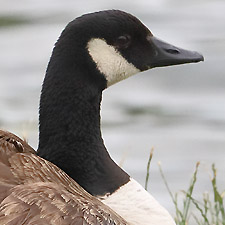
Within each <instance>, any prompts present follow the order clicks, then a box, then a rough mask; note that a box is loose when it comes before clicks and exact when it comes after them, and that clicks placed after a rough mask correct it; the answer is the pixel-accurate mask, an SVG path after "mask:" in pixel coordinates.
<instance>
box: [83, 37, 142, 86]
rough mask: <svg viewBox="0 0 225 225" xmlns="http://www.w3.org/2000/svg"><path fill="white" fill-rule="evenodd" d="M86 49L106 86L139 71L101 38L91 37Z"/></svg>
mask: <svg viewBox="0 0 225 225" xmlns="http://www.w3.org/2000/svg"><path fill="white" fill-rule="evenodd" d="M87 49H88V52H89V54H90V56H91V57H92V59H93V61H94V62H95V63H96V65H97V68H98V70H99V71H100V72H101V73H102V74H103V75H104V76H105V78H106V80H107V86H111V85H112V84H115V83H117V82H119V81H121V80H124V79H126V78H127V77H129V76H132V75H134V74H136V73H138V72H140V70H139V69H137V68H136V67H135V66H134V65H133V64H131V63H129V62H127V60H126V59H125V58H124V57H123V56H122V55H121V54H120V53H119V52H118V51H117V50H116V49H115V48H114V47H113V46H111V45H108V44H107V43H106V41H105V40H103V39H99V38H94V39H91V40H90V41H89V42H88V44H87Z"/></svg>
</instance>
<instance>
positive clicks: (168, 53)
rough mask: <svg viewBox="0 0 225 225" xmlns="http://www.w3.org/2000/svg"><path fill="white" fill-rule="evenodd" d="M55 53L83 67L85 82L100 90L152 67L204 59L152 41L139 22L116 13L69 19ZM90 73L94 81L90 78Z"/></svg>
mask: <svg viewBox="0 0 225 225" xmlns="http://www.w3.org/2000/svg"><path fill="white" fill-rule="evenodd" d="M57 50H58V51H57ZM55 51H56V52H57V53H58V54H62V55H63V58H61V60H62V61H67V63H69V62H68V61H69V60H70V63H71V64H70V65H71V67H72V64H74V65H76V69H81V67H82V66H84V67H85V70H86V71H88V76H89V79H92V80H94V81H95V83H98V84H99V86H101V88H102V89H105V88H106V87H108V86H111V85H113V84H115V83H117V82H119V81H121V80H123V79H126V78H128V77H129V76H132V75H134V74H137V73H139V72H142V71H146V70H148V69H152V68H155V67H164V66H171V65H178V64H184V63H193V62H199V61H203V60H204V58H203V56H202V55H201V54H199V53H198V52H194V51H189V50H185V49H182V48H179V47H176V46H174V45H171V44H168V43H166V42H164V41H162V40H160V39H158V38H156V37H155V36H154V35H153V34H152V32H151V31H150V30H149V29H148V28H147V27H146V26H145V25H144V24H143V23H142V22H141V21H140V20H139V19H137V18H136V17H134V16H133V15H131V14H128V13H125V12H123V11H119V10H108V11H101V12H96V13H90V14H86V15H83V16H81V17H79V18H77V19H75V20H73V21H72V22H70V23H69V24H68V26H67V27H66V28H65V30H64V31H63V33H62V35H61V37H60V38H59V40H58V42H57V44H56V48H55ZM73 59H74V61H73ZM67 66H69V64H67ZM73 67H75V66H73ZM68 69H69V68H68ZM93 74H95V75H97V76H98V79H97V78H96V76H95V77H94V76H93V77H91V76H92V75H93ZM101 78H103V79H102V80H101ZM100 80H101V81H102V82H100Z"/></svg>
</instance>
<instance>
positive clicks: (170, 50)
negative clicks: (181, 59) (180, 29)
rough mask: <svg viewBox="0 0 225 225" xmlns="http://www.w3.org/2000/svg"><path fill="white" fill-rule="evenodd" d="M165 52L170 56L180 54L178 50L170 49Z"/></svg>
mask: <svg viewBox="0 0 225 225" xmlns="http://www.w3.org/2000/svg"><path fill="white" fill-rule="evenodd" d="M165 51H166V52H168V53H170V54H174V55H175V54H179V53H180V51H179V50H178V49H171V48H169V49H165Z"/></svg>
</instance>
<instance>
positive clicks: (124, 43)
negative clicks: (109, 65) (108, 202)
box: [116, 35, 131, 48]
mask: <svg viewBox="0 0 225 225" xmlns="http://www.w3.org/2000/svg"><path fill="white" fill-rule="evenodd" d="M130 39H131V37H130V36H129V35H122V36H119V37H118V38H117V40H116V47H118V48H127V47H128V46H129V44H130Z"/></svg>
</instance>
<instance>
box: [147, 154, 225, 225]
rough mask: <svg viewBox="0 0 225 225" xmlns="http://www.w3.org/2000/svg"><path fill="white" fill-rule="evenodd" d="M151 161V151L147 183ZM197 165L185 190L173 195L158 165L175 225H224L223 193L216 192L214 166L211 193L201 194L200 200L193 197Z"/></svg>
mask: <svg viewBox="0 0 225 225" xmlns="http://www.w3.org/2000/svg"><path fill="white" fill-rule="evenodd" d="M151 160H152V151H151V154H150V157H149V161H148V166H147V176H146V182H147V181H148V177H149V168H150V162H151ZM199 165H200V163H199V162H197V163H196V167H195V170H194V173H193V175H192V177H191V180H190V184H189V186H188V188H187V190H186V191H181V192H179V193H175V194H173V193H172V191H171V189H170V187H169V184H168V182H167V180H166V177H165V175H164V173H163V170H162V167H161V164H160V163H159V170H160V174H161V176H162V179H163V182H164V184H165V186H166V188H167V191H168V193H169V195H170V197H171V199H172V201H173V204H174V206H175V218H174V219H175V222H176V224H177V225H194V224H196V225H225V209H224V201H225V200H224V196H225V191H223V192H220V191H219V190H218V186H217V170H216V168H215V165H214V164H212V167H211V169H212V179H211V185H212V192H211V193H203V195H202V196H203V197H202V199H200V200H197V199H196V198H194V196H193V193H194V188H195V185H196V183H197V174H198V169H199ZM145 187H147V183H145ZM180 193H182V197H181V196H180V195H179V194H180Z"/></svg>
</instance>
